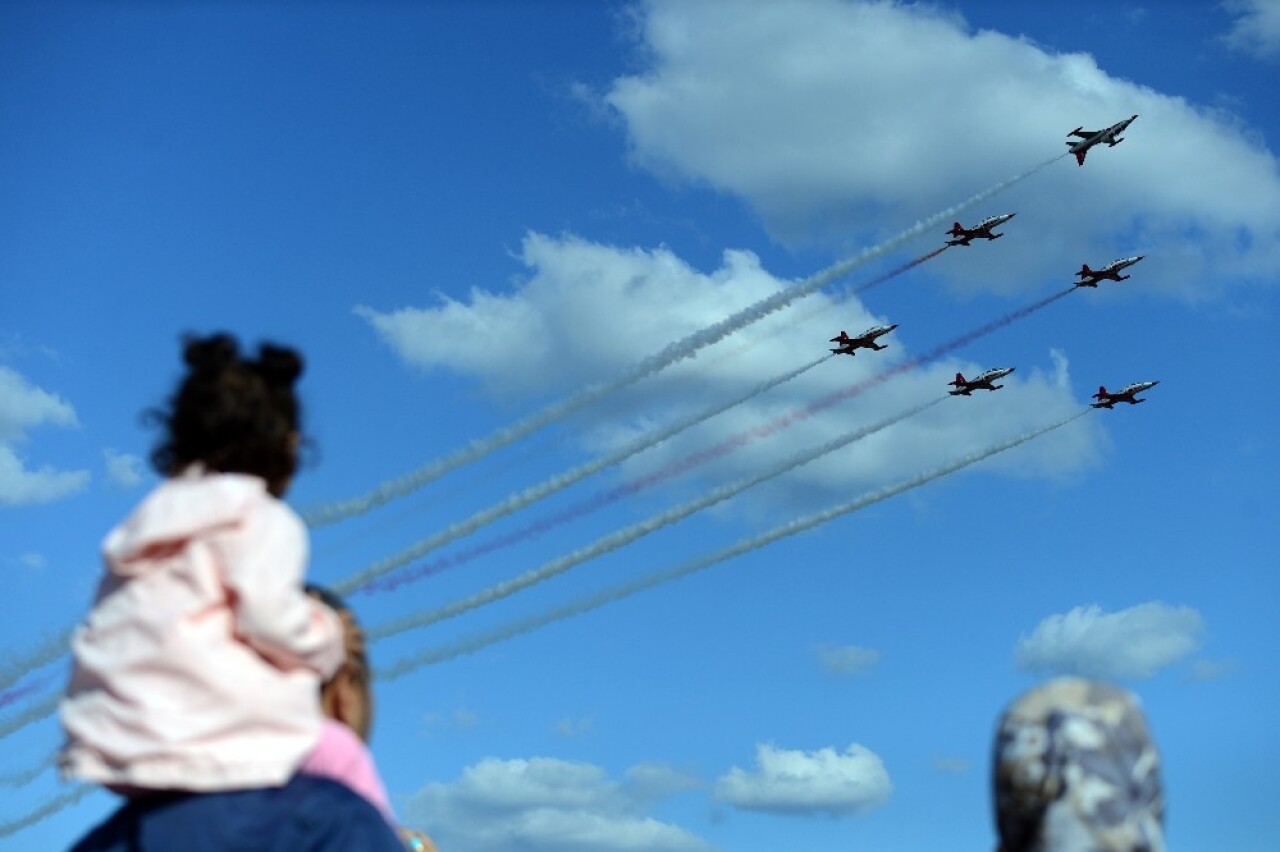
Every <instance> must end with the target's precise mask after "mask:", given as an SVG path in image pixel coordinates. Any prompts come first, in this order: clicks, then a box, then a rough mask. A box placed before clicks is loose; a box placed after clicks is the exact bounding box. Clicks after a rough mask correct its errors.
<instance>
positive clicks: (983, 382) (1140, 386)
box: [831, 115, 1160, 408]
mask: <svg viewBox="0 0 1280 852" xmlns="http://www.w3.org/2000/svg"><path fill="white" fill-rule="evenodd" d="M1137 117H1138V116H1137V115H1132V116H1130V117H1129V118H1126V119H1125V120H1124V121H1118V122H1116V123H1115V124H1113V125H1111V126H1110V127H1107V128H1104V129H1102V130H1085V129H1084V128H1083V127H1077V128H1076V129H1075V130H1073V131H1071V132H1070V133H1068V134H1067V135H1068V136H1076V137H1079V140H1078V141H1068V142H1067V147H1068V148H1069V149H1070V153H1072V154H1075V156H1076V162H1077V163H1078V164H1079V165H1082V166H1083V165H1084V158H1085V155H1086V154H1088V152H1089V149H1090V148H1092V147H1094V146H1095V145H1098V144H1105V145H1107V146H1109V147H1112V148H1114V147H1115V146H1116V145H1118V144H1120V143H1121V142H1123V141H1124V139H1123V138H1121V136H1120V134H1121V133H1123V132H1124V131H1125V129H1126V128H1128V126H1129V125H1130V124H1132V123H1133V120H1134V119H1136V118H1137ZM1016 215H1018V214H1017V213H1003V214H1001V215H999V216H990V217H988V218H986V219H983V220H982V221H981V222H979V223H978V224H977V225H975V226H973V227H972V228H966V227H965V226H964V225H961V224H960V223H959V222H956V223H955V224H954V225H952V226H951V230H949V231H947V235H948V236H950V237H951V239H949V240H947V246H968V245H969V244H970V243H971V242H973V241H974V240H998V239H1000V238H1001V237H1003V236H1004V234H1002V233H1001V234H997V233H995V229H996V228H998V227H1000V226H1001V225H1003V224H1004V223H1005V222H1008V221H1009V220H1010V219H1012V218H1013V217H1014V216H1016ZM1143 257H1144V256H1143V255H1140V254H1139V255H1135V256H1133V257H1122V258H1119V259H1117V260H1113V261H1111V263H1108V264H1107V265H1106V266H1104V267H1102V268H1101V269H1090V268H1089V264H1087V263H1085V264H1081V266H1080V271H1079V272H1077V273H1076V276H1077V277H1079V279H1080V280H1079V281H1077V282H1076V285H1075V286H1077V287H1097V286H1098V282H1099V281H1127V280H1128V279H1129V277H1130V276H1128V275H1121V274H1120V273H1121V272H1122V271H1123V270H1125V269H1128V268H1129V267H1130V266H1133V265H1134V264H1135V263H1137V262H1138V261H1140V260H1142V258H1143ZM897 327H898V324H897V323H894V324H893V325H877V326H872V327H871V328H869V329H867V330H866V331H864V332H863V333H862V334H860V335H858V336H857V337H850V336H849V334H848V333H847V332H844V331H841V332H840V334H838V335H837V336H835V337H833V338H831V342H832V343H834V344H836V348H835V349H832V350H831V352H832V354H835V355H856V354H857V350H859V349H874V350H880V349H885V348H886V347H885V346H884V345H883V344H880V343H876V339H877V338H879V337H881V336H883V335H886V334H888V333H889V332H891V331H893V330H894V329H895V328H897ZM1014 369H1015V368H1014V367H996V368H994V369H990V370H987V371H986V372H984V373H982V374H981V375H979V376H978V377H976V378H973V379H966V378H965V377H964V374H963V373H956V377H955V379H954V380H952V381H950V382H948V383H947V384H948V385H949V386H950V387H952V388H954V390H949V391H947V393H948V394H949V395H951V396H969V395H970V394H972V393H973V392H974V391H976V390H987V391H996V390H999V389H1000V388H1002V387H1004V385H998V384H996V382H997V381H998V380H999V379H1002V378H1004V377H1005V376H1007V375H1009V374H1010V373H1012V372H1013V371H1014ZM1158 384H1160V382H1158V381H1153V382H1135V383H1134V384H1131V385H1129V386H1127V387H1125V388H1124V389H1122V390H1119V391H1117V392H1115V393H1109V392H1108V391H1107V389H1106V388H1105V387H1099V388H1098V392H1097V393H1096V394H1094V395H1093V398H1094V399H1096V400H1098V401H1097V402H1095V403H1093V404H1092V405H1093V407H1094V408H1112V407H1114V406H1115V404H1116V403H1118V402H1127V403H1129V404H1130V405H1137V404H1138V403H1140V402H1146V400H1145V399H1137V398H1136V395H1137V394H1139V393H1141V392H1143V391H1145V390H1148V389H1150V388H1153V387H1155V386H1156V385H1158Z"/></svg>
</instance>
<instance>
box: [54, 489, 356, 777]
mask: <svg viewBox="0 0 1280 852" xmlns="http://www.w3.org/2000/svg"><path fill="white" fill-rule="evenodd" d="M102 552H103V557H104V560H105V562H106V567H107V571H106V574H105V576H104V577H103V579H102V582H101V585H100V586H99V589H98V595H97V599H96V601H95V603H94V606H93V609H92V611H91V612H90V613H89V616H88V619H87V620H86V621H85V623H84V624H83V625H81V626H80V627H79V628H78V629H77V630H76V632H75V635H74V637H73V639H72V652H73V654H74V658H75V668H74V670H73V674H72V678H71V683H70V684H69V685H68V687H67V693H66V696H65V698H64V699H63V701H62V706H61V713H62V724H63V727H64V729H65V730H66V734H67V744H66V746H65V748H64V750H63V752H62V755H61V759H60V764H61V766H62V770H63V773H64V775H65V776H68V777H74V778H80V779H83V780H86V781H96V782H99V783H102V784H107V785H110V786H113V787H116V788H122V789H128V788H141V789H182V790H198V791H211V790H228V789H237V788H244V787H261V786H275V785H279V784H283V783H284V782H285V781H286V780H288V778H289V777H290V776H291V775H292V774H293V772H294V770H295V769H296V768H297V766H298V765H299V764H300V763H301V762H302V760H303V758H304V757H306V755H307V754H308V753H309V752H310V751H311V750H312V748H313V747H314V746H315V744H316V742H317V740H318V738H319V735H320V726H321V718H322V717H321V713H320V704H319V697H318V690H319V685H320V682H321V680H322V679H324V678H328V677H329V676H330V675H332V673H333V672H334V671H335V670H336V669H337V667H338V666H339V665H340V664H341V663H342V660H343V658H344V651H343V643H342V636H343V631H342V623H341V621H340V620H339V618H338V616H337V615H336V614H334V613H333V612H332V611H331V610H329V609H328V608H327V607H326V606H324V605H323V604H321V603H319V602H318V601H315V600H313V599H311V598H310V597H308V596H307V595H305V594H304V593H303V591H302V578H303V572H304V569H305V565H306V561H307V533H306V528H305V527H304V526H303V524H302V521H301V520H300V519H299V518H298V516H297V515H296V514H294V512H293V511H292V510H291V509H289V507H288V506H286V505H285V504H284V503H282V502H281V501H279V500H277V499H276V498H274V497H272V496H271V495H270V494H268V493H267V490H266V484H265V483H264V482H263V481H262V480H261V479H258V478H257V477H252V476H244V475H239V474H207V475H206V474H203V472H202V471H201V470H200V469H199V468H192V469H190V470H189V471H187V472H185V473H184V474H182V475H181V476H177V477H174V478H172V479H169V480H167V481H165V482H164V483H162V484H161V485H159V486H158V487H157V488H156V489H155V490H154V491H153V492H151V494H150V495H148V496H147V497H146V499H144V500H143V502H142V504H141V505H139V506H138V508H137V509H136V510H135V511H134V513H133V514H132V515H131V516H130V517H129V518H128V519H127V520H126V521H125V522H124V523H123V524H121V525H120V526H119V527H117V528H116V529H114V530H112V531H111V532H110V534H108V536H107V538H106V540H105V541H104V542H103V546H102Z"/></svg>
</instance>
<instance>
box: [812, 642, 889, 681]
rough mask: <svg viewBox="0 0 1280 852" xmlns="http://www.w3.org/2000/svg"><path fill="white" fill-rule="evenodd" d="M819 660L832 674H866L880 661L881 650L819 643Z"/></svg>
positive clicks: (816, 648) (848, 675) (838, 675)
mask: <svg viewBox="0 0 1280 852" xmlns="http://www.w3.org/2000/svg"><path fill="white" fill-rule="evenodd" d="M814 651H815V652H816V653H817V655H818V662H820V663H821V664H822V668H824V669H825V670H826V671H827V672H829V673H830V674H833V675H836V676H837V677H852V676H853V675H860V674H866V673H867V672H869V671H871V669H873V668H875V665H876V663H878V662H879V661H880V652H879V651H875V650H872V649H871V648H861V647H859V646H857V645H818V646H817V647H815V648H814Z"/></svg>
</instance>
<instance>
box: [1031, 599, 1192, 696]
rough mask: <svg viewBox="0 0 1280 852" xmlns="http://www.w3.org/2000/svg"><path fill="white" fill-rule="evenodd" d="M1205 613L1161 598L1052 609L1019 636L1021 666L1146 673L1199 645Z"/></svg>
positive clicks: (1110, 674) (1113, 674) (1094, 673)
mask: <svg viewBox="0 0 1280 852" xmlns="http://www.w3.org/2000/svg"><path fill="white" fill-rule="evenodd" d="M1203 633H1204V619H1203V618H1202V617H1201V616H1200V613H1199V612H1197V611H1196V610H1194V609H1192V608H1191V607H1188V606H1179V607H1175V606H1170V605H1168V604H1164V603H1160V602H1156V601H1153V602H1149V603H1144V604H1138V605H1137V606H1133V607H1130V608H1129V609H1122V610H1120V611H1119V612H1113V613H1107V612H1103V610H1102V608H1101V607H1099V606H1098V605H1097V604H1090V605H1089V606H1081V607H1076V608H1075V609H1072V610H1071V611H1070V612H1068V613H1065V614H1061V615H1051V616H1049V617H1048V618H1046V619H1044V620H1043V621H1041V622H1040V623H1039V624H1037V625H1036V627H1035V629H1034V630H1032V631H1031V634H1030V635H1029V636H1028V635H1024V636H1022V637H1020V638H1019V639H1018V643H1017V647H1016V648H1015V650H1014V660H1015V662H1016V664H1017V665H1018V667H1019V668H1022V669H1025V670H1028V671H1035V672H1044V673H1048V674H1070V675H1081V676H1084V677H1098V678H1147V677H1151V676H1152V675H1154V674H1155V673H1156V672H1158V671H1159V670H1160V669H1163V668H1165V667H1167V666H1171V665H1173V664H1174V663H1176V662H1178V661H1179V660H1182V659H1183V658H1185V657H1186V656H1188V655H1189V654H1191V653H1193V652H1194V651H1196V649H1198V648H1199V647H1200V641H1201V636H1202V634H1203Z"/></svg>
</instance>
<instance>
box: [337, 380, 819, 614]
mask: <svg viewBox="0 0 1280 852" xmlns="http://www.w3.org/2000/svg"><path fill="white" fill-rule="evenodd" d="M832 357H833V356H831V355H823V356H822V357H821V358H818V359H816V360H814V361H810V362H809V363H808V364H805V365H804V366H802V367H798V368H796V369H794V370H791V371H790V372H786V373H783V374H781V375H779V376H775V377H773V378H772V379H769V380H767V381H764V382H761V383H760V384H758V385H755V386H754V387H752V388H750V389H748V390H747V391H745V392H744V393H741V394H739V395H737V396H735V397H733V398H732V399H729V400H726V401H725V402H722V403H719V404H717V405H714V406H712V407H711V408H707V409H703V410H702V411H699V412H697V413H695V414H692V415H690V416H688V417H685V418H682V419H680V420H677V421H675V422H674V423H671V424H670V425H668V426H666V427H664V428H662V429H659V430H657V431H656V432H650V433H649V434H646V435H642V436H640V437H639V438H637V439H636V440H635V441H632V442H631V443H629V444H627V445H626V446H624V447H621V448H619V449H618V450H615V451H614V452H612V453H610V454H608V455H605V456H601V457H600V458H598V459H594V460H593V461H589V462H587V463H586V464H582V465H579V466H578V467H576V468H574V469H572V470H570V471H567V472H566V473H562V474H559V475H558V476H553V477H551V478H550V479H547V480H545V481H543V482H541V483H539V484H538V485H534V486H531V487H529V488H526V489H525V490H523V491H520V492H517V493H515V494H512V495H510V496H508V497H507V498H506V499H505V500H503V501H502V502H501V503H498V504H496V505H494V506H491V507H489V508H488V509H484V510H481V511H479V512H477V513H476V514H474V515H472V516H471V517H469V518H467V519H465V520H462V521H459V522H457V523H456V524H452V525H450V526H448V527H446V528H445V529H443V530H441V531H440V532H438V533H436V534H435V535H433V536H431V537H430V538H425V539H423V540H421V541H419V542H417V543H415V544H413V545H410V546H409V547H407V548H405V549H404V550H402V551H400V552H399V553H397V554H394V555H392V556H388V557H387V558H386V559H382V560H379V561H378V562H375V563H373V564H372V565H370V566H369V567H367V568H365V569H364V570H362V571H358V572H356V573H355V574H353V575H351V576H350V577H347V578H346V579H345V580H341V581H339V582H337V583H335V584H334V586H333V588H334V591H336V592H337V593H338V594H341V595H349V594H351V593H352V592H353V591H355V590H356V589H358V588H360V587H361V586H364V585H366V584H368V583H369V582H371V581H373V580H375V579H377V578H378V577H381V576H382V575H383V574H386V573H388V572H390V571H394V570H395V569H396V568H399V567H400V566H402V565H406V564H408V563H409V562H412V561H413V560H415V559H418V558H420V557H422V556H424V555H426V554H427V553H430V552H431V551H433V550H435V549H437V548H439V547H443V546H444V545H446V544H448V543H449V542H452V541H456V540H457V539H459V538H462V537H463V536H465V535H469V534H471V533H473V532H475V531H476V530H477V529H479V528H480V527H482V526H484V525H485V524H487V523H489V522H491V521H494V520H497V519H498V518H501V517H505V516H506V515H509V514H511V513H512V512H515V511H517V510H519V509H523V508H524V507H526V506H528V505H530V504H531V503H534V502H535V501H537V500H541V499H542V498H544V497H548V496H550V495H552V494H554V493H556V492H557V491H560V490H562V489H564V488H568V487H569V486H570V485H573V484H574V483H576V482H579V481H581V480H583V479H585V478H586V477H588V476H591V475H592V474H594V473H598V472H599V471H601V470H604V469H605V468H608V467H612V466H614V465H617V464H621V463H622V462H624V461H626V460H627V459H629V458H630V457H631V456H634V455H636V454H637V453H640V452H642V451H644V450H647V449H649V448H650V447H654V446H657V445H658V444H660V443H662V442H663V441H665V440H667V439H668V438H670V437H671V436H673V435H675V434H677V433H678V432H682V431H684V430H685V429H689V428H691V427H693V426H696V425H698V424H699V423H701V422H703V421H704V420H709V419H711V418H712V417H715V416H716V415H717V414H721V413H723V412H725V411H728V410H729V409H730V408H733V407H735V406H738V405H741V404H742V403H744V402H746V401H748V400H750V399H753V398H755V397H757V396H759V395H760V394H762V393H764V392H765V391H768V390H771V389H772V388H775V387H777V386H778V385H781V384H784V383H786V382H789V381H791V380H792V379H794V378H796V377H797V376H800V375H801V374H802V373H805V372H808V371H809V370H812V369H813V368H814V367H816V366H818V365H819V364H821V363H822V362H824V361H826V360H828V359H830V358H832Z"/></svg>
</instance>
